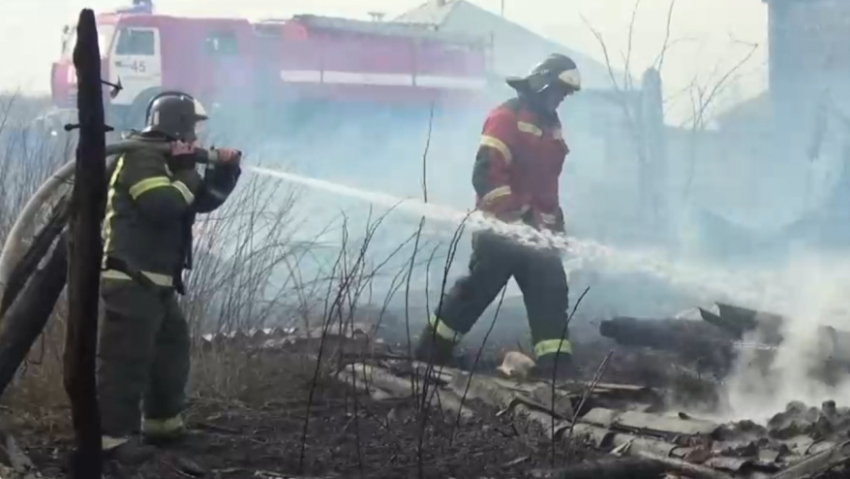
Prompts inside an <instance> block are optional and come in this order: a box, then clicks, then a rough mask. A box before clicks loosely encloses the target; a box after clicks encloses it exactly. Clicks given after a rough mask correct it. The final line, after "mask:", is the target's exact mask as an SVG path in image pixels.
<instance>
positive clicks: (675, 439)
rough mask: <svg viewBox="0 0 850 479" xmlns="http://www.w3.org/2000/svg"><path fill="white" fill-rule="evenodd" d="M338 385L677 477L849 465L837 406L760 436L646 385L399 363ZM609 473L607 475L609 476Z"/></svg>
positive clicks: (364, 370) (776, 422) (787, 473)
mask: <svg viewBox="0 0 850 479" xmlns="http://www.w3.org/2000/svg"><path fill="white" fill-rule="evenodd" d="M338 378H339V379H340V380H341V381H344V382H345V383H347V384H349V385H351V386H353V387H356V388H357V389H360V390H363V391H367V392H368V393H369V394H370V395H371V396H372V397H373V398H374V399H376V400H394V399H400V398H407V397H411V396H413V395H416V394H422V391H423V388H429V387H430V388H431V391H432V392H429V393H428V394H427V396H428V397H430V398H431V404H432V405H433V406H435V407H441V408H442V409H445V410H447V411H449V412H451V413H453V414H456V415H457V416H458V417H460V418H471V417H474V416H475V415H477V414H479V412H478V411H477V410H476V406H475V404H480V403H483V404H486V405H487V406H490V407H495V408H497V409H498V410H499V411H500V412H499V413H498V414H499V415H502V414H509V413H510V414H514V415H521V416H523V417H524V418H526V419H528V420H530V421H532V422H536V423H537V424H539V426H540V433H541V434H545V435H546V436H547V437H548V438H549V439H554V440H555V441H559V442H563V444H564V447H571V446H570V443H572V442H576V441H577V442H580V443H582V444H583V445H585V446H591V447H593V448H594V449H596V450H599V451H602V452H608V453H611V454H613V455H615V456H618V457H630V458H632V459H640V460H643V461H649V462H654V463H656V464H657V463H661V464H663V465H664V467H665V468H666V470H669V471H676V472H677V473H678V474H679V476H677V477H693V478H702V477H712V478H731V477H740V478H767V477H781V478H783V479H797V478H805V477H811V474H812V473H813V471H814V472H818V471H825V470H828V469H830V468H832V467H834V466H836V465H840V464H843V463H845V462H847V461H848V460H850V440H848V439H850V435H848V432H850V409H848V408H838V407H836V405H835V403H834V402H828V403H825V404H824V405H823V406H822V407H821V408H810V407H806V406H804V405H803V404H801V403H791V404H789V405H788V408H787V410H786V411H783V412H781V413H779V414H777V415H776V416H775V417H774V418H772V419H771V420H770V421H769V422H768V424H766V425H764V426H762V425H758V424H755V423H753V422H751V421H742V422H738V423H729V424H722V423H718V422H714V421H710V420H705V419H699V418H695V417H691V416H690V415H688V414H685V413H677V414H670V413H668V412H666V405H665V403H664V397H665V395H664V394H663V391H659V390H656V389H653V388H648V387H643V386H639V385H626V384H606V383H599V384H596V385H592V384H589V383H587V382H566V383H563V384H558V385H557V386H556V387H555V388H552V386H551V383H546V382H537V381H523V380H516V379H511V378H505V377H493V376H487V375H484V374H470V373H468V372H465V371H461V370H458V369H453V368H434V367H430V368H429V366H428V365H426V364H422V363H415V362H414V363H413V366H411V363H410V362H409V361H400V360H385V361H377V362H356V363H350V364H348V365H347V366H345V367H344V368H343V369H341V370H340V371H339V372H338ZM624 460H625V459H624ZM606 464H607V463H605V462H603V463H600V465H599V467H601V468H603V469H606V468H610V466H608V465H606ZM583 467H585V468H586V466H583ZM606 470H607V469H606ZM609 472H610V471H609ZM596 473H599V471H596ZM548 474H550V475H549V476H546V473H545V472H542V471H538V475H540V477H566V476H563V474H566V472H564V471H560V472H559V471H549V472H548ZM552 474H555V475H554V476H552ZM558 474H561V476H559V475H558ZM570 474H573V475H572V476H570V477H576V476H574V474H575V471H570ZM606 477H607V476H606ZM624 477H625V476H624ZM627 477H638V476H627Z"/></svg>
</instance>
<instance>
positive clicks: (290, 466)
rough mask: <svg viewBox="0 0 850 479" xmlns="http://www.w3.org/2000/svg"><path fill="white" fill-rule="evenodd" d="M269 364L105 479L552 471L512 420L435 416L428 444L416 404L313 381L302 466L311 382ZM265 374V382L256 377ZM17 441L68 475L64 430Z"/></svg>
mask: <svg viewBox="0 0 850 479" xmlns="http://www.w3.org/2000/svg"><path fill="white" fill-rule="evenodd" d="M268 361H269V358H265V359H264V360H263V363H264V364H259V363H257V364H254V365H253V367H254V368H255V369H254V370H253V374H248V375H246V376H248V377H247V378H245V381H246V382H245V384H244V385H243V386H242V389H243V390H242V392H241V393H240V394H239V395H238V398H236V399H228V400H224V399H214V398H212V397H208V396H204V395H201V396H194V397H193V398H192V401H191V404H190V407H189V410H188V412H187V419H188V423H189V426H190V428H191V434H190V435H189V436H188V437H187V438H186V439H184V440H183V441H181V442H179V443H176V444H172V445H170V446H167V447H163V448H162V449H161V453H160V454H159V455H158V456H157V457H156V458H155V459H154V460H152V461H150V462H149V463H147V464H145V465H143V466H141V467H139V468H126V467H124V468H122V467H120V466H118V465H117V464H114V463H113V464H107V467H106V469H105V472H106V475H107V477H112V478H130V477H132V478H187V477H208V478H220V479H248V478H288V477H321V478H325V477H368V478H388V479H389V478H402V477H428V478H432V477H433V478H442V479H445V478H449V477H456V478H482V477H491V478H502V477H505V478H507V477H525V475H526V474H527V473H528V471H530V470H533V469H537V468H548V467H550V466H551V464H552V462H551V461H552V445H551V442H550V441H548V440H547V439H545V434H543V431H540V430H539V426H538V425H536V424H532V423H528V422H527V421H525V420H523V419H521V418H515V417H512V414H503V415H500V414H498V411H496V410H494V409H493V408H489V407H487V406H485V405H483V404H480V403H476V402H473V401H470V405H471V406H472V407H474V408H475V409H476V410H477V411H478V412H479V414H478V415H476V416H475V417H474V418H471V419H464V420H461V422H460V423H457V422H456V418H455V417H454V416H453V415H451V414H449V413H444V412H442V411H437V410H436V409H435V408H432V409H429V410H428V413H427V417H426V419H425V424H426V426H425V428H424V431H425V434H424V436H423V435H422V434H421V431H422V430H423V428H422V423H423V414H421V413H420V412H418V411H419V410H418V408H417V405H416V404H415V401H414V400H412V399H410V400H390V401H380V402H379V401H375V400H372V399H370V398H368V397H364V396H363V395H357V396H355V395H354V393H353V392H352V391H351V390H350V389H349V388H347V387H346V386H344V385H342V384H341V383H337V382H335V381H332V380H330V379H329V378H324V379H323V380H321V381H319V382H317V387H316V390H315V392H314V399H313V401H312V406H311V407H310V413H309V423H308V428H307V436H306V442H304V444H305V447H304V457H303V464H302V461H301V450H302V437H303V435H304V425H305V419H306V418H307V404H308V396H309V390H310V387H309V381H308V378H307V377H305V376H307V375H304V374H302V375H300V376H299V375H293V374H292V372H291V371H287V368H286V367H285V364H286V363H285V361H283V360H282V358H277V359H273V360H272V361H273V362H272V363H269V362H268ZM272 366H274V367H272ZM260 369H261V370H263V371H265V373H264V374H262V375H260V374H257V371H258V370H260ZM252 378H255V380H252ZM19 434H21V435H20V436H19V437H20V442H21V443H22V445H23V446H24V447H25V449H26V452H27V453H28V454H29V456H30V458H31V459H32V460H33V462H34V463H35V465H36V467H37V469H38V470H39V471H40V472H41V473H42V475H43V476H44V477H63V476H64V475H65V466H64V465H65V462H66V457H67V454H68V452H69V451H70V449H71V438H70V434H68V432H67V431H58V432H57V431H52V432H50V431H44V430H41V431H39V430H28V431H27V432H26V433H19ZM566 453H567V451H566V450H565V448H564V447H563V444H562V443H561V444H559V448H558V451H557V452H556V456H555V464H556V465H564V464H566V463H567V462H573V461H577V460H581V459H583V458H584V457H585V456H584V455H585V454H586V451H574V452H572V453H571V456H572V459H570V460H569V461H568V459H567V457H566ZM302 465H303V467H302ZM420 471H422V474H421V475H420Z"/></svg>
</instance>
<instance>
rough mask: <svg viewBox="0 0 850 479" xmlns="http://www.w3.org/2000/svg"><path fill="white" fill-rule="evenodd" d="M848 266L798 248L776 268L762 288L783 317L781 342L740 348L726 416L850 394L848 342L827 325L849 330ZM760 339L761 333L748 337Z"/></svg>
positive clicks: (761, 413)
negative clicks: (770, 347) (775, 345)
mask: <svg viewBox="0 0 850 479" xmlns="http://www.w3.org/2000/svg"><path fill="white" fill-rule="evenodd" d="M848 267H850V259H848V258H846V257H842V256H840V255H834V254H823V253H811V252H809V253H803V252H799V253H797V254H796V255H795V256H794V260H793V261H792V262H791V263H790V264H789V265H788V267H787V268H786V269H785V270H784V271H777V272H776V276H775V278H774V281H772V282H771V283H770V284H767V285H766V290H767V291H765V292H766V296H767V297H770V298H771V300H770V301H769V303H770V304H771V305H772V306H773V307H774V308H776V310H775V311H774V312H777V313H780V314H782V315H783V316H784V317H785V322H784V324H783V327H782V330H781V334H782V336H783V338H784V339H783V342H782V343H781V345H780V346H779V347H778V348H776V349H775V350H774V351H765V350H759V349H755V348H754V349H747V350H744V351H742V352H741V355H740V357H739V358H738V360H737V362H736V364H735V366H734V369H733V373H732V375H731V376H730V377H729V378H728V380H727V382H726V384H725V393H726V395H727V399H728V404H727V405H726V410H725V411H724V414H725V416H726V417H728V418H729V419H742V418H750V419H767V418H768V417H769V416H770V415H772V414H773V413H775V412H777V411H781V410H784V408H785V406H786V404H787V403H789V402H791V401H803V402H805V403H808V404H820V403H821V402H823V401H826V400H829V399H839V400H840V398H842V397H846V396H847V394H850V376H847V374H846V372H842V370H841V366H840V363H841V362H844V364H845V366H846V364H847V363H846V359H847V357H848V354H847V351H846V350H842V349H843V348H846V345H845V344H842V340H841V337H842V336H841V335H840V333H839V335H838V336H836V335H834V334H833V333H834V331H833V330H832V329H831V328H835V330H838V331H841V330H850V327H848V326H850V324H848V318H850V315H848V310H850V297H848V296H847V291H848V288H850V268H848ZM780 296H781V297H782V298H781V300H780ZM763 339H764V338H762V337H760V336H759V333H753V334H752V335H750V336H749V337H748V338H746V340H747V341H754V342H761V341H762V340H763ZM836 366H837V369H835V368H836Z"/></svg>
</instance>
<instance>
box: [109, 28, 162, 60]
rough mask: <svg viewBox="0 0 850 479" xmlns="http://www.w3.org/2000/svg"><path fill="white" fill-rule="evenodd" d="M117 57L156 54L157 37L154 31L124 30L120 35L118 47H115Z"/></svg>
mask: <svg viewBox="0 0 850 479" xmlns="http://www.w3.org/2000/svg"><path fill="white" fill-rule="evenodd" d="M115 54H116V55H144V56H153V55H155V54H156V37H155V33H154V31H153V30H135V29H130V28H122V29H121V30H120V33H119V34H118V45H116V47H115Z"/></svg>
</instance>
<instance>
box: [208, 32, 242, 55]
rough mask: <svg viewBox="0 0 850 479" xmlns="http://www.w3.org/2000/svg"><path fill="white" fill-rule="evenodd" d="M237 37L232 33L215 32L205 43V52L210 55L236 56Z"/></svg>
mask: <svg viewBox="0 0 850 479" xmlns="http://www.w3.org/2000/svg"><path fill="white" fill-rule="evenodd" d="M236 47H237V42H236V35H234V34H233V33H232V32H213V33H210V34H209V35H208V36H207V39H206V41H205V42H204V52H205V53H207V54H208V55H222V56H228V55H236V53H238V51H237V48H236Z"/></svg>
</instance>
